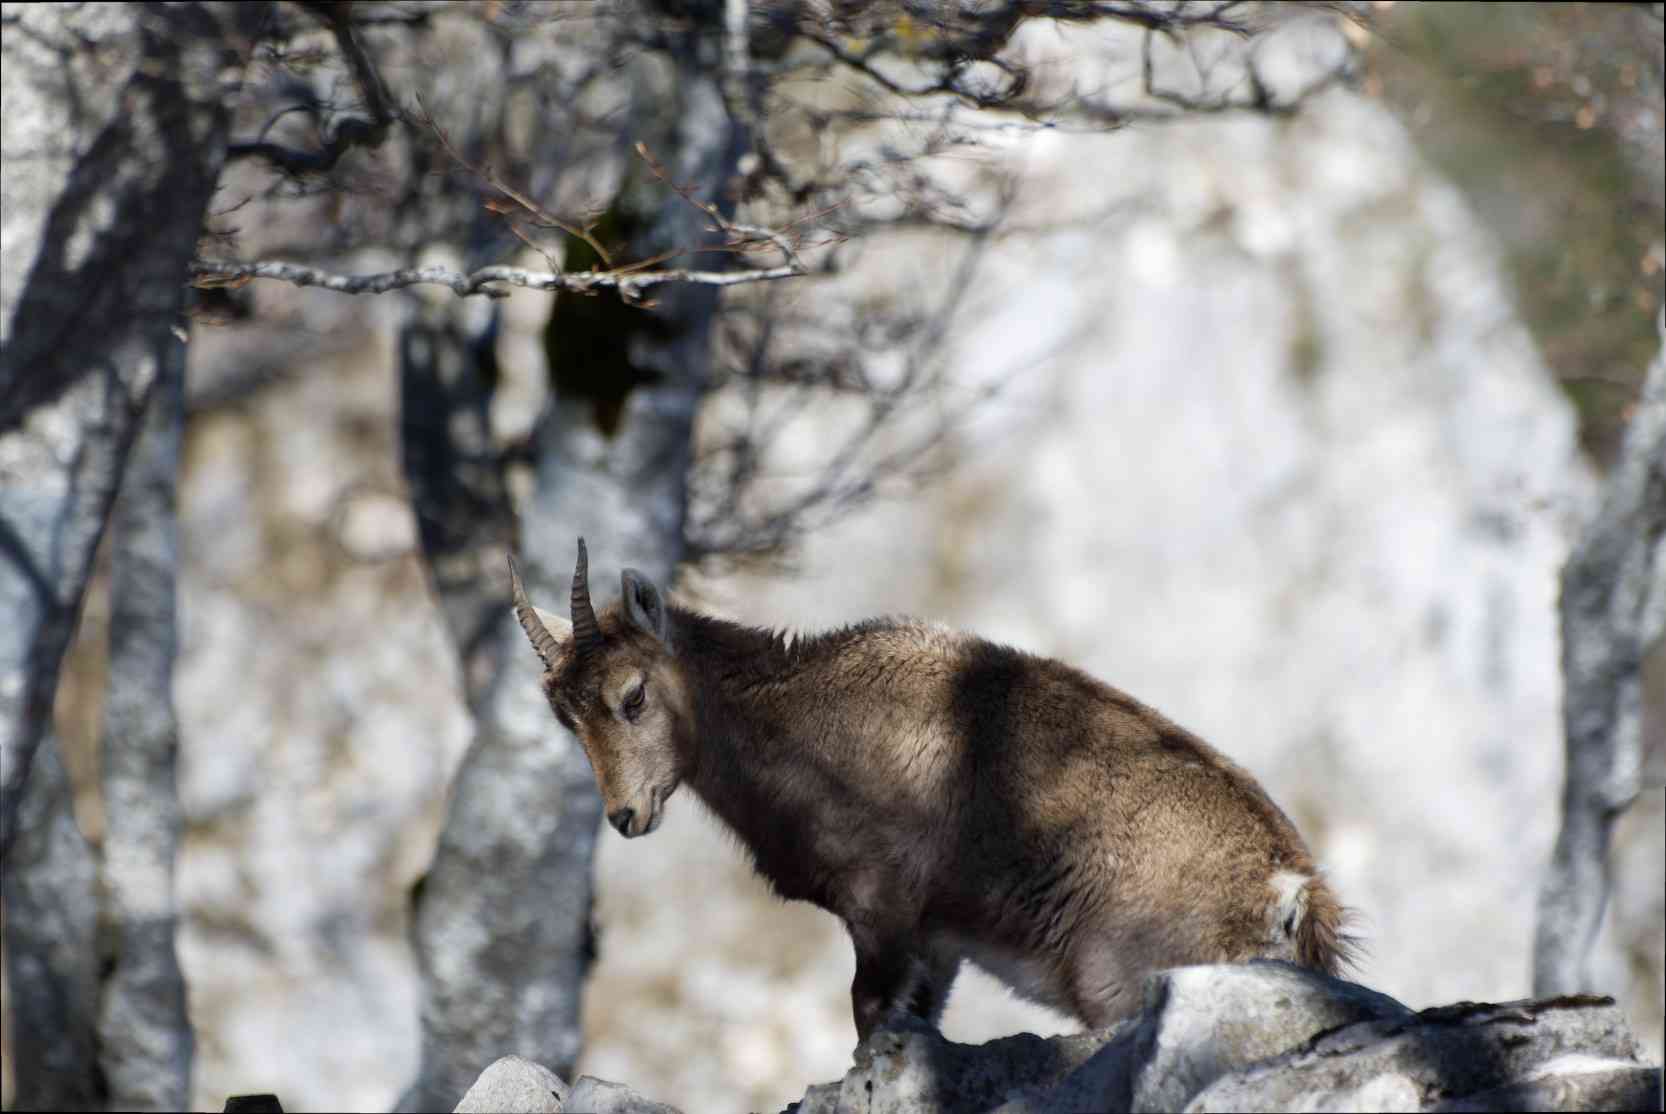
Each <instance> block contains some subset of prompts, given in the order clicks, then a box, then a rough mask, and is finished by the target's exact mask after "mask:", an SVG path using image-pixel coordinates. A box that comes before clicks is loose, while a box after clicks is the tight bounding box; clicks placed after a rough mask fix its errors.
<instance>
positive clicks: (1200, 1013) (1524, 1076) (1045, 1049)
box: [788, 962, 1661, 1114]
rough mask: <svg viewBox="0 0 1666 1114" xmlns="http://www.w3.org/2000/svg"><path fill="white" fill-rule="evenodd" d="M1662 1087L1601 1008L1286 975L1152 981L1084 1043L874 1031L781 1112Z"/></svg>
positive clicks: (1539, 1104)
mask: <svg viewBox="0 0 1666 1114" xmlns="http://www.w3.org/2000/svg"><path fill="white" fill-rule="evenodd" d="M1660 1080H1661V1073H1660V1069H1659V1068H1658V1067H1648V1066H1645V1065H1643V1064H1641V1063H1639V1062H1638V1054H1637V1042H1636V1040H1635V1039H1634V1038H1633V1036H1632V1035H1631V1032H1630V1030H1629V1029H1628V1028H1627V1026H1626V1023H1625V1021H1624V1019H1623V1017H1622V1015H1621V1013H1620V1011H1619V1010H1617V1009H1616V1008H1615V1006H1614V1003H1613V1001H1612V1000H1611V999H1606V998H1592V997H1570V998H1552V999H1547V1000H1544V1001H1537V1002H1506V1003H1501V1004H1477V1003H1473V1002H1461V1003H1458V1004H1456V1005H1452V1006H1444V1007H1440V1008H1437V1009H1430V1010H1424V1011H1422V1012H1420V1013H1414V1012H1413V1011H1412V1010H1410V1009H1408V1008H1407V1007H1405V1006H1404V1005H1402V1004H1401V1003H1399V1002H1396V1001H1395V1000H1394V999H1392V998H1389V997H1387V996H1386V995H1382V994H1379V993H1377V992H1375V991H1372V990H1369V989H1367V988H1365V987H1362V986H1358V985H1356V984H1353V983H1348V982H1344V981H1342V980H1340V979H1332V978H1328V977H1326V976H1324V975H1321V974H1317V973H1315V972H1312V971H1307V970H1304V969H1302V968H1299V967H1293V966H1291V965H1289V964H1284V963H1271V962H1261V963H1250V964H1245V965H1241V966H1218V967H1185V968H1178V969H1176V970H1172V971H1164V972H1160V973H1159V974H1156V975H1153V976H1152V977H1151V979H1150V980H1148V982H1147V984H1146V990H1145V1006H1144V1009H1143V1010H1142V1011H1141V1012H1140V1013H1139V1014H1138V1015H1137V1016H1135V1017H1133V1018H1130V1019H1129V1020H1127V1021H1125V1022H1123V1023H1122V1024H1121V1025H1119V1026H1117V1027H1115V1028H1112V1029H1109V1030H1105V1031H1103V1032H1099V1033H1088V1034H1082V1035H1078V1036H1070V1037H1055V1038H1053V1039H1051V1040H1043V1039H1042V1038H1039V1037H1034V1036H1028V1035H1024V1036H1018V1037H1009V1038H1006V1039H1003V1040H997V1041H991V1042H990V1043H988V1044H985V1045H981V1046H979V1045H964V1044H956V1043H954V1042H952V1041H948V1040H945V1039H944V1038H943V1037H942V1036H941V1035H940V1034H938V1033H937V1032H935V1031H934V1030H932V1029H929V1028H926V1027H924V1026H920V1027H908V1028H900V1029H886V1030H882V1031H880V1032H878V1033H875V1034H874V1036H873V1037H872V1038H870V1039H869V1041H868V1042H867V1044H866V1045H864V1046H863V1047H862V1048H860V1049H858V1051H857V1056H856V1064H855V1066H854V1067H853V1068H852V1069H851V1070H850V1072H849V1073H847V1074H846V1075H845V1077H844V1079H843V1080H841V1081H840V1082H839V1083H837V1084H823V1085H820V1086H816V1087H811V1088H810V1089H809V1090H808V1091H806V1092H805V1095H804V1098H803V1100H802V1101H800V1102H798V1103H795V1104H793V1106H791V1107H789V1108H788V1111H789V1114H794V1112H796V1114H834V1112H839V1114H843V1112H846V1111H858V1110H859V1111H864V1112H869V1114H974V1112H977V1114H983V1112H994V1114H1066V1112H1070V1111H1077V1110H1106V1111H1160V1110H1186V1111H1197V1112H1203V1111H1233V1110H1304V1111H1305V1110H1314V1111H1317V1110H1327V1111H1328V1110H1343V1111H1368V1110H1380V1111H1435V1110H1439V1111H1479V1110H1607V1109H1626V1110H1630V1109H1659V1108H1660V1107H1659V1096H1660Z"/></svg>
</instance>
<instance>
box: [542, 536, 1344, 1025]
mask: <svg viewBox="0 0 1666 1114" xmlns="http://www.w3.org/2000/svg"><path fill="white" fill-rule="evenodd" d="M586 568H587V560H586V555H585V549H584V542H583V540H582V539H581V540H580V541H579V544H578V568H577V571H576V572H575V574H574V576H573V592H572V616H573V617H572V621H571V622H570V623H569V622H568V621H566V620H563V619H560V618H558V617H556V616H553V615H550V614H548V613H547V612H539V611H536V610H535V609H534V608H533V607H532V606H531V604H530V603H529V602H528V601H527V598H526V593H525V590H524V589H523V588H522V586H521V582H520V577H519V575H518V574H517V573H516V572H515V568H514V561H513V559H511V561H510V576H511V581H512V585H513V591H514V602H515V613H516V615H517V616H518V617H519V619H520V622H521V626H522V627H523V628H525V630H526V633H527V637H529V638H530V639H531V640H532V647H533V649H534V650H536V651H537V653H538V656H539V657H540V658H541V659H542V660H543V663H544V677H543V687H544V692H545V694H546V696H547V697H548V698H549V702H550V707H551V708H552V709H554V711H555V715H556V717H557V718H558V719H559V720H560V721H561V722H562V723H563V724H564V725H565V726H566V727H567V728H568V729H570V730H572V731H574V732H576V733H577V735H578V738H579V741H580V742H581V743H582V744H583V746H584V749H585V752H586V753H587V754H588V755H589V758H590V764H591V766H592V767H593V768H594V769H595V773H596V780H597V782H598V784H599V785H600V787H601V793H602V800H603V802H604V803H605V807H606V811H607V817H608V820H609V821H610V822H611V823H612V824H613V826H614V827H615V828H617V829H618V830H619V832H620V834H621V835H624V836H626V837H635V836H640V835H646V834H647V833H648V832H651V831H653V830H654V828H655V827H657V826H658V825H659V822H660V818H661V816H662V815H663V814H664V808H665V801H666V798H668V797H669V796H670V795H671V793H672V792H673V791H674V790H675V789H676V788H677V786H678V785H680V784H682V783H684V782H686V783H687V784H688V785H689V786H690V788H692V789H693V790H694V792H695V793H696V794H698V795H699V797H700V798H701V799H702V800H703V801H705V803H706V804H707V806H709V807H710V808H711V810H712V811H713V812H715V813H716V814H717V816H718V817H719V818H720V819H721V820H722V821H723V822H724V823H725V824H727V825H728V826H729V827H730V828H731V829H733V830H734V832H735V834H736V835H738V836H739V837H740V839H741V841H742V842H743V843H744V844H745V845H746V847H747V849H748V850H749V851H750V852H751V853H752V857H753V860H754V863H755V865H756V867H757V869H758V871H759V873H761V874H762V875H763V876H764V877H765V878H767V879H768V880H769V882H770V883H771V884H772V885H773V886H774V888H775V890H776V892H777V893H779V894H780V895H781V896H782V897H784V898H789V899H802V900H805V901H812V902H814V903H815V904H817V905H819V906H821V907H822V908H823V909H826V910H828V911H829V912H831V913H833V914H834V915H835V916H837V917H839V918H840V919H841V920H842V921H843V922H844V924H845V927H846V928H847V929H848V930H849V932H850V936H851V940H852V941H853V942H854V944H855V946H856V979H855V981H854V983H853V984H852V985H851V1005H852V1009H853V1011H854V1013H855V1017H856V1031H857V1035H858V1037H859V1039H863V1040H865V1039H866V1038H867V1036H868V1034H869V1033H871V1032H872V1031H873V1029H874V1028H875V1026H876V1025H878V1024H880V1023H881V1022H882V1021H883V1020H884V1019H886V1018H887V1017H889V1016H891V1015H892V1014H893V1012H894V1011H896V1012H899V1013H900V1012H902V1011H906V1012H907V1013H912V1014H915V1015H917V1016H919V1017H921V1018H924V1019H926V1020H928V1021H929V1022H931V1023H932V1024H936V1022H937V1020H938V1017H939V1015H940V1014H941V1012H942V1009H943V1004H944V1001H945V999H946V998H947V997H948V993H949V986H950V984H951V983H952V982H953V981H954V977H955V972H956V971H957V970H958V968H959V967H960V962H961V960H962V959H971V960H972V961H973V962H975V963H977V964H978V965H979V966H981V967H983V968H985V969H986V970H988V971H990V972H992V973H993V974H995V975H997V976H998V977H1000V978H1002V979H1004V980H1005V981H1006V982H1007V983H1009V984H1010V985H1011V986H1012V987H1013V988H1014V989H1015V990H1017V991H1018V992H1020V993H1021V994H1023V995H1025V996H1026V997H1029V998H1032V999H1034V1000H1036V1001H1039V1002H1041V1003H1043V1004H1045V1005H1049V1006H1052V1007H1054V1008H1055V1009H1058V1010H1061V1011H1063V1012H1065V1013H1068V1014H1072V1015H1074V1016H1075V1017H1077V1018H1078V1019H1079V1020H1081V1021H1082V1022H1083V1023H1085V1024H1087V1025H1089V1026H1093V1027H1102V1026H1105V1025H1108V1024H1109V1023H1111V1022H1113V1021H1115V1020H1117V1019H1118V1018H1121V1017H1124V1016H1126V1015H1127V1014H1129V1013H1131V1012H1133V1011H1134V1010H1135V1009H1137V1008H1138V1006H1139V1004H1140V999H1141V984H1142V983H1143V981H1144V978H1145V976H1146V975H1147V974H1148V973H1149V972H1151V971H1154V970H1158V969H1160V968H1164V967H1174V966H1180V965H1184V964H1193V963H1218V962H1237V961H1243V960H1248V959H1251V958H1257V957H1266V958H1276V959H1286V960H1293V961H1295V962H1298V963H1302V964H1305V965H1307V966H1309V967H1314V968H1318V969H1319V970H1322V971H1327V972H1335V971H1336V970H1337V968H1338V967H1339V966H1341V965H1342V964H1343V963H1345V962H1347V961H1348V960H1349V951H1350V947H1351V942H1350V940H1349V938H1348V937H1347V936H1345V935H1344V934H1343V932H1342V923H1343V920H1344V917H1345V914H1344V912H1343V910H1342V908H1341V906H1340V905H1339V904H1338V903H1337V900H1336V898H1335V896H1334V895H1333V894H1332V892H1331V890H1330V889H1329V888H1328V887H1327V886H1326V885H1325V882H1324V880H1323V879H1322V878H1321V877H1320V875H1319V873H1318V872H1317V871H1316V869H1315V868H1314V864H1313V860H1312V858H1311V857H1310V856H1309V854H1308V851H1307V848H1306V847H1305V846H1304V845H1303V843H1302V839H1301V837H1300V836H1299V835H1298V834H1297V833H1296V829H1295V827H1294V826H1293V825H1292V824H1291V823H1290V821H1289V819H1288V818H1286V817H1285V815H1284V813H1282V812H1280V811H1279V809H1278V807H1277V806H1276V805H1274V804H1273V802H1272V801H1271V800H1270V799H1268V797H1267V795H1266V793H1264V792H1263V791H1262V790H1261V787H1260V786H1258V785H1257V784H1256V783H1255V781H1254V780H1253V779H1252V778H1251V777H1250V776H1249V774H1247V773H1245V772H1244V771H1243V770H1241V769H1239V768H1238V767H1237V766H1235V765H1233V764H1232V763H1231V762H1230V761H1228V760H1227V759H1226V758H1225V757H1223V756H1222V755H1221V754H1219V753H1218V752H1216V751H1215V750H1214V749H1213V748H1211V747H1210V746H1209V745H1208V744H1206V743H1204V742H1203V741H1202V740H1201V739H1199V738H1197V737H1196V736H1194V735H1192V734H1190V733H1189V732H1187V731H1185V730H1184V729H1182V728H1180V727H1178V726H1176V725H1175V724H1173V723H1171V722H1169V721H1168V720H1167V719H1165V718H1164V717H1163V716H1161V715H1159V714H1158V713H1156V712H1154V711H1152V710H1151V709H1150V708H1147V707H1146V706H1145V705H1143V704H1141V703H1139V702H1138V701H1136V700H1134V699H1133V698H1131V697H1129V696H1126V695H1124V694H1123V693H1121V692H1118V691H1117V690H1116V689H1114V688H1111V687H1110V686H1109V685H1104V684H1101V683H1100V682H1098V681H1096V680H1094V679H1093V678H1092V677H1089V676H1087V675H1086V674H1085V673H1081V672H1079V671H1078V670H1075V669H1072V668H1071V667H1070V666H1067V665H1064V664H1062V663H1060V662H1056V661H1051V660H1048V659H1046V658H1039V657H1035V656H1033V655H1030V654H1026V653H1022V652H1020V651H1018V650H1013V649H1009V648H1007V647H1005V646H996V645H993V644H991V643H989V642H985V641H983V640H982V639H979V638H975V637H973V636H971V635H967V634H957V633H954V632H952V631H949V630H946V629H943V628H940V627H935V626H929V625H926V624H922V623H917V622H909V621H901V620H874V621H871V622H866V623H861V624H858V625H856V626H853V627H847V628H846V629H844V630H838V631H831V632H829V633H826V634H821V635H816V636H813V637H800V638H797V639H789V638H787V637H784V636H782V635H780V634H777V633H774V632H771V631H765V630H755V629H750V628H747V627H742V626H738V625H736V624H733V623H728V622H724V621H722V620H719V619H713V618H709V617H707V616H705V615H700V614H697V613H695V612H693V611H688V610H685V609H683V608H680V607H676V606H672V605H670V604H668V603H667V602H666V601H665V599H664V597H663V596H662V595H661V594H660V591H659V589H657V588H656V587H654V585H653V584H651V583H650V582H649V581H647V580H646V579H644V578H643V577H642V576H641V575H640V574H638V573H637V572H635V571H634V570H632V569H626V570H625V572H624V578H623V580H624V599H623V601H622V602H621V603H620V604H618V605H615V606H614V607H611V608H608V609H606V610H604V611H603V612H602V614H601V615H599V616H598V615H597V614H596V611H595V610H594V608H593V607H592V606H591V603H590V589H589V583H588V579H587V573H586Z"/></svg>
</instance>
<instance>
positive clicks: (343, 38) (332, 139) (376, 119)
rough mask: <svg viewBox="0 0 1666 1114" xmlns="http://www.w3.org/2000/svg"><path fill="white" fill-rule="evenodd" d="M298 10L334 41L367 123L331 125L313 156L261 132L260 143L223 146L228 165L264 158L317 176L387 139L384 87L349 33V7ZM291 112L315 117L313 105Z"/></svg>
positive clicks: (316, 4) (314, 5) (313, 3)
mask: <svg viewBox="0 0 1666 1114" xmlns="http://www.w3.org/2000/svg"><path fill="white" fill-rule="evenodd" d="M300 6H301V7H302V8H305V9H306V10H307V11H309V12H311V13H312V14H313V15H314V16H316V17H317V18H318V19H319V20H320V21H321V22H322V23H323V24H324V25H325V26H326V27H328V28H329V29H330V33H331V34H332V35H334V36H335V40H336V46H337V47H338V48H339V49H340V51H341V56H342V58H343V59H344V60H345V61H346V63H347V69H348V72H349V73H351V74H352V75H353V81H354V83H355V84H357V85H358V87H359V94H360V96H361V97H363V99H364V107H365V110H366V111H367V112H368V113H369V114H370V118H369V119H368V120H367V119H365V118H363V117H360V116H348V117H345V118H343V119H341V120H339V121H337V122H336V124H335V126H334V127H332V128H330V129H329V132H328V134H327V135H326V136H325V138H324V143H323V146H321V147H320V148H319V149H318V150H316V151H302V150H298V149H296V148H293V147H285V146H283V145H282V144H280V143H272V142H269V141H267V140H266V139H265V138H264V133H265V129H262V138H260V139H256V140H249V141H243V142H233V143H231V144H229V145H228V146H227V147H226V160H227V161H228V162H229V161H233V160H236V159H245V158H258V159H264V160H265V161H266V162H268V163H270V164H271V165H273V166H275V167H277V168H278V169H279V170H282V171H283V172H284V173H286V174H291V175H299V174H309V173H311V174H319V173H323V172H325V171H327V170H330V169H332V168H334V166H335V165H336V163H338V162H340V161H341V157H342V156H343V155H345V154H346V153H347V152H348V151H351V150H352V149H353V148H355V147H379V146H381V144H382V142H383V140H385V139H386V138H387V134H388V128H389V127H390V126H391V125H392V124H393V122H394V119H395V117H394V114H393V109H392V106H391V105H390V103H389V101H388V94H387V88H386V86H384V85H383V83H382V75H381V74H380V73H379V72H378V71H377V69H376V64H375V62H373V61H372V60H371V58H370V55H369V54H368V53H367V52H366V51H365V49H364V44H363V43H361V42H360V41H359V38H358V36H357V35H356V34H354V32H353V27H354V25H355V24H356V23H360V22H362V21H361V20H357V19H355V18H353V15H352V8H353V5H352V4H351V3H342V2H321V0H308V2H305V3H302V4H300ZM293 107H295V108H299V109H302V110H305V111H308V112H311V113H312V114H313V115H315V116H316V115H317V106H316V105H315V104H306V105H298V106H293ZM268 126H270V124H268Z"/></svg>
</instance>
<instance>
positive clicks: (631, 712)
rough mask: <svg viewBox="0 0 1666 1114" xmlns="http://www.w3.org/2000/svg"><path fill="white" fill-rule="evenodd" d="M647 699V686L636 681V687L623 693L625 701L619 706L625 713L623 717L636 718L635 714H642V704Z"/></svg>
mask: <svg viewBox="0 0 1666 1114" xmlns="http://www.w3.org/2000/svg"><path fill="white" fill-rule="evenodd" d="M647 701H648V686H647V685H645V684H644V683H643V682H641V681H638V682H637V683H636V687H635V688H633V689H631V691H630V692H628V693H626V694H625V702H624V704H622V705H621V706H620V707H621V708H622V709H623V711H624V713H625V718H626V719H629V720H634V719H636V717H637V716H639V715H641V714H642V705H643V704H645V703H647Z"/></svg>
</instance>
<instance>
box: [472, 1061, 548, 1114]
mask: <svg viewBox="0 0 1666 1114" xmlns="http://www.w3.org/2000/svg"><path fill="white" fill-rule="evenodd" d="M567 1098H568V1089H567V1085H566V1084H565V1083H563V1082H562V1081H561V1077H560V1076H559V1075H556V1074H555V1073H554V1072H553V1071H551V1070H550V1069H549V1068H546V1067H545V1066H544V1065H543V1064H537V1063H533V1062H532V1061H531V1060H525V1059H522V1058H521V1057H519V1056H504V1057H502V1058H500V1059H497V1060H494V1061H492V1063H491V1064H490V1065H489V1066H488V1067H487V1068H486V1070H485V1071H483V1072H481V1073H480V1078H478V1079H476V1080H475V1081H474V1086H472V1087H470V1088H469V1089H468V1091H467V1093H465V1094H464V1095H463V1101H461V1102H459V1103H458V1104H457V1105H456V1107H455V1108H454V1112H453V1114H491V1112H496V1114H561V1111H562V1110H564V1109H566V1106H565V1103H566V1100H567ZM575 1109H577V1108H575Z"/></svg>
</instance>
